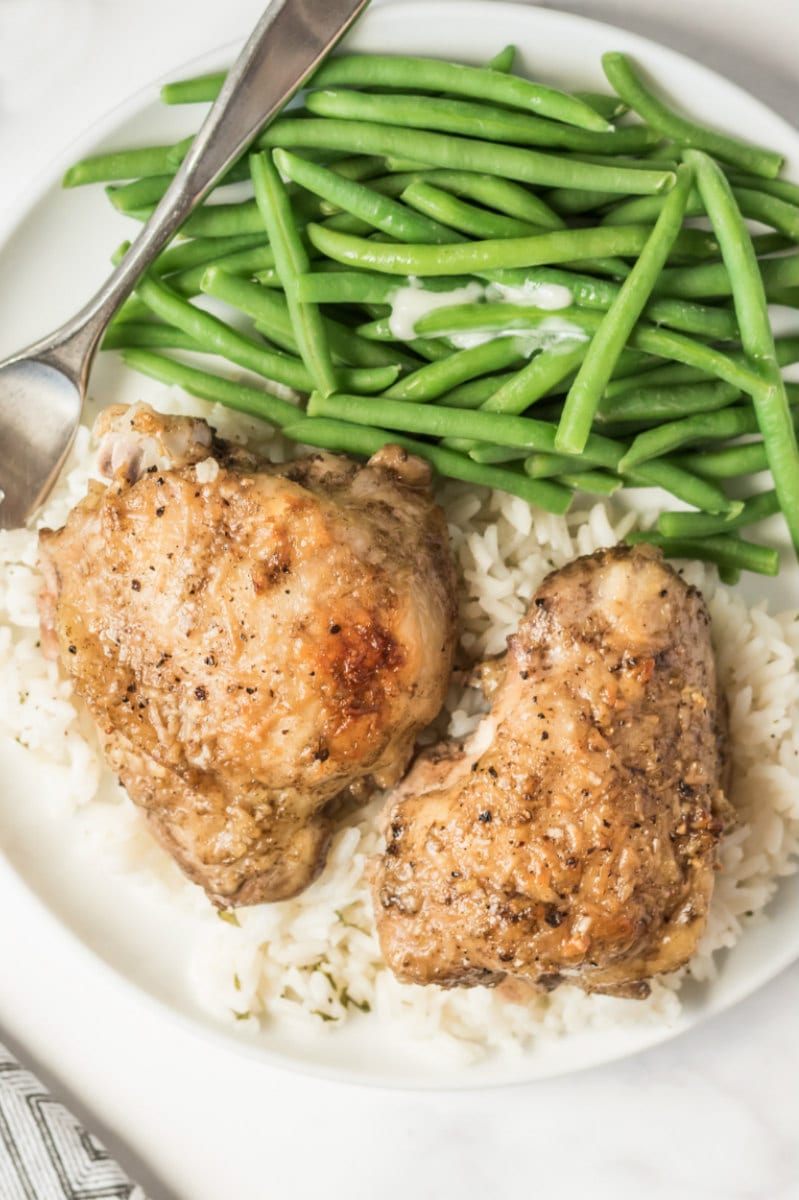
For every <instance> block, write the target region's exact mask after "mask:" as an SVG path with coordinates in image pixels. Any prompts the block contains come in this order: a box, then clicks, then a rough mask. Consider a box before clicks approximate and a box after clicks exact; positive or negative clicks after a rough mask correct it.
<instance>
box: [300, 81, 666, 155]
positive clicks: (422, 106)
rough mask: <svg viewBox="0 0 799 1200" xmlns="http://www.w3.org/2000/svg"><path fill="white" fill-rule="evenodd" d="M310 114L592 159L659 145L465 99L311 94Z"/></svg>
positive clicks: (640, 130)
mask: <svg viewBox="0 0 799 1200" xmlns="http://www.w3.org/2000/svg"><path fill="white" fill-rule="evenodd" d="M305 103H306V107H307V109H308V111H309V112H311V113H313V114H314V115H315V116H320V117H334V118H343V119H344V120H347V121H374V122H377V123H378V124H381V125H394V126H397V127H398V128H410V129H431V130H436V131H438V132H440V133H455V134H461V135H462V136H465V137H480V138H483V139H484V140H486V141H491V142H502V143H511V144H514V143H515V144H519V145H524V146H547V147H552V148H555V149H559V150H576V151H578V152H584V153H587V154H590V153H592V152H594V153H600V154H601V153H602V152H603V151H604V152H607V153H608V154H634V153H637V152H639V151H641V150H645V149H646V148H647V146H651V145H653V144H654V143H656V142H658V141H659V139H660V135H659V134H657V133H654V132H653V131H652V130H650V129H647V127H646V126H645V125H629V126H625V127H623V128H621V129H614V130H611V131H610V132H608V133H595V132H593V131H590V130H586V129H575V128H574V126H572V125H562V124H559V123H557V122H554V121H548V120H546V119H541V118H540V117H533V116H529V115H527V114H526V113H520V112H513V111H512V110H510V109H507V108H499V107H497V106H493V105H489V104H485V103H479V102H474V101H468V100H452V99H449V98H446V99H437V98H435V97H431V96H411V95H407V94H394V95H390V96H376V95H374V94H370V93H365V92H357V91H353V90H352V89H350V88H342V89H338V90H337V89H332V90H326V91H319V92H310V93H309V95H308V96H307V97H306V101H305Z"/></svg>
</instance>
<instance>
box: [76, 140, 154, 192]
mask: <svg viewBox="0 0 799 1200" xmlns="http://www.w3.org/2000/svg"><path fill="white" fill-rule="evenodd" d="M172 149H173V147H172V146H146V147H144V148H143V149H141V150H115V151H111V153H109V154H93V155H92V156H91V157H90V158H82V159H81V160H80V161H79V162H76V163H73V164H72V166H71V167H69V168H68V169H67V171H66V173H65V175H64V178H63V179H62V181H61V186H62V187H65V188H71V187H81V186H82V185H83V184H85V183H106V182H109V181H111V180H115V179H138V178H139V177H140V176H143V175H168V174H170V173H171V170H172V168H171V164H170V161H169V156H170V153H171V151H172Z"/></svg>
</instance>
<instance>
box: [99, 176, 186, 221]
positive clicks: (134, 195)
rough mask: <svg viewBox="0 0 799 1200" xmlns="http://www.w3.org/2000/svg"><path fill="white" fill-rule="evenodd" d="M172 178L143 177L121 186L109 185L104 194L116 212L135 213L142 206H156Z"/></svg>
mask: <svg viewBox="0 0 799 1200" xmlns="http://www.w3.org/2000/svg"><path fill="white" fill-rule="evenodd" d="M174 178H175V176H174V175H145V176H144V177H143V178H142V179H134V180H133V181H132V182H131V183H124V184H122V185H121V186H111V185H109V186H108V187H107V188H106V189H105V194H106V196H107V197H108V199H109V200H110V201H111V203H112V204H113V206H114V208H115V209H116V210H117V212H121V213H128V212H135V211H136V210H137V209H139V208H141V207H142V205H144V204H156V203H157V202H158V201H159V200H160V199H161V197H162V196H163V194H164V192H165V191H166V189H167V188H168V187H169V185H170V183H171V182H172V180H173V179H174Z"/></svg>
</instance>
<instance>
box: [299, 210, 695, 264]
mask: <svg viewBox="0 0 799 1200" xmlns="http://www.w3.org/2000/svg"><path fill="white" fill-rule="evenodd" d="M307 233H308V237H309V239H310V241H311V244H312V245H314V246H315V247H316V249H317V250H319V252H320V253H322V254H325V255H327V257H328V258H332V259H334V260H335V261H336V262H340V263H344V264H345V265H348V266H352V267H364V268H366V269H367V270H374V271H382V272H384V273H385V274H387V275H479V274H483V273H484V272H486V271H493V270H496V269H498V268H505V267H538V266H547V265H549V264H554V263H568V262H574V261H575V260H576V259H586V258H594V257H601V256H602V255H604V254H619V253H620V254H640V252H641V251H642V250H643V248H644V246H645V245H646V242H647V238H648V235H649V234H650V233H651V230H650V229H649V228H648V227H647V226H645V225H631V226H629V227H628V228H625V227H624V226H622V225H616V226H614V227H613V228H607V229H603V228H597V229H565V230H558V231H556V232H554V233H543V234H538V235H537V236H536V237H528V238H491V239H488V240H487V241H479V242H466V243H458V244H456V245H446V246H425V245H421V244H412V245H395V244H393V243H386V242H375V241H371V240H369V241H367V240H366V239H364V238H358V237H353V236H351V235H349V234H342V233H337V232H335V231H334V230H331V229H325V227H324V226H323V225H317V224H314V223H311V224H310V225H308V227H307ZM693 235H698V236H697V237H694V236H693ZM680 236H681V244H683V245H685V246H686V247H694V246H697V247H700V246H703V245H706V244H708V242H707V240H706V235H705V234H704V233H702V231H701V230H698V229H686V230H683V232H682V234H681V235H680Z"/></svg>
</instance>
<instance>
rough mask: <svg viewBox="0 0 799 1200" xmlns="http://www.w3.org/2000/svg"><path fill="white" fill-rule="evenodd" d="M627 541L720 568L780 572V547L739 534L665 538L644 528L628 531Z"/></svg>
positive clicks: (771, 573)
mask: <svg viewBox="0 0 799 1200" xmlns="http://www.w3.org/2000/svg"><path fill="white" fill-rule="evenodd" d="M626 540H627V542H628V544H630V545H636V544H637V543H638V542H648V543H649V544H650V545H652V546H660V548H661V549H662V551H663V553H664V554H665V555H666V557H667V558H699V559H703V560H704V561H705V562H712V563H716V565H717V566H719V567H725V568H729V567H732V568H738V569H740V570H743V571H755V572H757V574H759V575H776V574H777V573H778V572H779V569H780V557H779V554H778V553H777V551H776V550H772V549H771V548H770V547H768V546H758V545H756V544H755V543H754V542H744V541H742V540H741V539H740V538H736V537H723V536H721V537H706V538H696V539H689V538H665V537H663V535H662V534H660V533H655V532H654V531H653V530H642V531H641V532H638V533H631V534H628V536H627V539H626Z"/></svg>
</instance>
